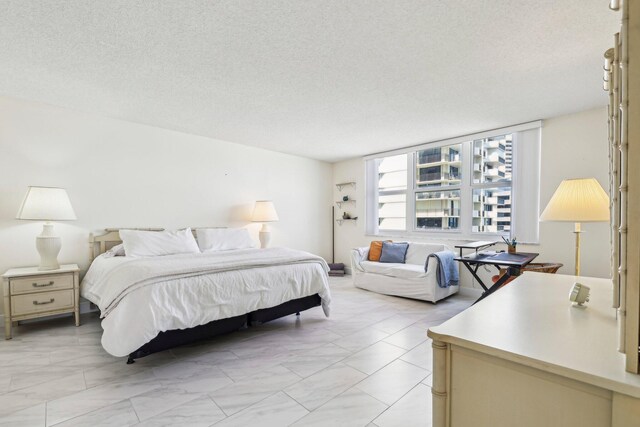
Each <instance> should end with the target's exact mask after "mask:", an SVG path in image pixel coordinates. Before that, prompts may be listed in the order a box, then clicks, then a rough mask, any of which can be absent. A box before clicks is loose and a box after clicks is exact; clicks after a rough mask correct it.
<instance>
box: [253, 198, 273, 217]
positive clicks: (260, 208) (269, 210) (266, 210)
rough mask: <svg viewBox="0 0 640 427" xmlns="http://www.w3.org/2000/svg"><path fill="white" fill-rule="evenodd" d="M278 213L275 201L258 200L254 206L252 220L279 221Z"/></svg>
mask: <svg viewBox="0 0 640 427" xmlns="http://www.w3.org/2000/svg"><path fill="white" fill-rule="evenodd" d="M278 219H279V218H278V213H277V212H276V208H275V206H273V202H272V201H270V200H258V201H257V202H256V205H255V207H254V208H253V215H252V216H251V221H253V222H273V221H278Z"/></svg>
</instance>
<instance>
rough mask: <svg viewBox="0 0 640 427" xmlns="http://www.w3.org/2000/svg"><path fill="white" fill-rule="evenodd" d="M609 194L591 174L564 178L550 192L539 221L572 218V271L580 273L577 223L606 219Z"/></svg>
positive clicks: (608, 212)
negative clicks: (588, 176) (574, 237)
mask: <svg viewBox="0 0 640 427" xmlns="http://www.w3.org/2000/svg"><path fill="white" fill-rule="evenodd" d="M609 214H610V211H609V196H607V193H605V191H604V189H603V188H602V186H601V185H600V183H599V182H598V181H597V180H596V179H595V178H579V179H565V180H564V181H562V182H561V183H560V185H559V186H558V188H557V189H556V192H555V193H553V196H552V197H551V200H549V203H548V204H547V207H546V208H545V209H544V211H543V212H542V215H540V221H566V222H573V223H575V225H574V231H573V232H574V233H575V235H576V271H575V273H576V274H575V275H576V276H579V275H580V233H581V232H582V230H581V228H580V223H582V222H605V221H609Z"/></svg>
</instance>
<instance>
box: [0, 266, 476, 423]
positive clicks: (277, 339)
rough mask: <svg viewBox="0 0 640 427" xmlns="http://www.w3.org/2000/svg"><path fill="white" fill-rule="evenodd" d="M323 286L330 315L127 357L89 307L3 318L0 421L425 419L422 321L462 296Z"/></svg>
mask: <svg viewBox="0 0 640 427" xmlns="http://www.w3.org/2000/svg"><path fill="white" fill-rule="evenodd" d="M330 284H331V292H332V298H333V302H332V305H331V317H330V318H325V317H324V315H323V313H322V310H321V309H320V308H319V307H317V308H314V309H311V310H308V311H306V312H303V313H302V314H301V316H300V317H299V318H296V316H288V317H286V318H283V319H278V320H275V321H273V322H269V323H267V324H264V325H261V326H257V327H253V328H248V329H243V330H241V331H238V332H236V333H233V334H229V335H226V336H223V337H218V338H215V339H212V340H209V341H206V342H203V343H199V344H196V345H191V346H185V347H180V348H176V349H173V350H169V351H165V352H161V353H156V354H154V355H151V356H148V357H146V358H143V359H139V360H138V361H137V362H136V363H135V364H133V365H127V364H126V363H125V358H116V357H112V356H110V355H109V354H107V353H106V352H105V351H104V350H103V349H102V347H101V345H100V336H101V327H100V321H99V318H98V316H97V314H95V313H91V314H87V315H83V316H82V325H81V326H80V327H78V328H76V327H75V326H73V322H72V320H71V318H59V319H54V320H49V321H46V322H37V323H30V324H24V325H20V326H18V327H15V328H14V338H13V339H12V340H10V341H5V340H3V339H2V340H1V341H0V426H11V427H19V426H38V427H45V426H58V427H67V426H118V427H120V426H130V425H136V426H211V425H215V426H251V425H258V424H259V425H260V426H261V427H269V426H275V427H279V426H289V425H295V426H331V427H337V426H371V427H387V426H416V427H419V426H429V425H431V389H430V386H431V343H430V340H429V339H428V338H427V335H426V330H427V328H428V327H429V326H432V325H438V324H440V323H442V322H443V321H445V320H447V319H449V318H450V317H452V316H454V315H455V314H457V313H459V312H460V311H462V310H464V309H465V308H467V307H468V306H470V305H471V303H472V302H473V300H472V299H470V298H466V297H464V296H461V295H455V296H453V297H451V298H448V299H446V300H444V301H441V302H439V303H438V304H436V305H434V304H431V303H427V302H421V301H414V300H409V299H404V298H397V297H390V296H385V295H378V294H375V293H372V292H367V291H364V290H360V289H357V288H354V287H353V286H352V284H351V279H350V277H348V276H347V277H344V278H331V279H330ZM0 338H3V337H2V336H0Z"/></svg>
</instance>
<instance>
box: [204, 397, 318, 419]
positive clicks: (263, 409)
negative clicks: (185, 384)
mask: <svg viewBox="0 0 640 427" xmlns="http://www.w3.org/2000/svg"><path fill="white" fill-rule="evenodd" d="M308 413H309V412H308V411H307V410H306V409H304V408H303V407H302V406H300V404H298V403H297V402H296V401H295V400H293V399H291V398H290V397H289V396H287V395H286V394H285V393H282V392H278V393H276V394H274V395H273V396H270V397H267V398H266V399H264V400H262V401H260V402H258V403H256V404H255V405H252V406H250V407H249V408H247V409H245V410H243V411H241V412H238V413H237V414H235V415H233V416H231V417H229V418H226V419H224V420H222V421H221V422H219V423H217V424H216V427H234V426H237V427H246V426H253V425H259V426H260V427H282V426H287V425H290V424H292V423H294V422H296V421H297V420H299V419H300V418H302V417H304V416H305V415H307V414H308Z"/></svg>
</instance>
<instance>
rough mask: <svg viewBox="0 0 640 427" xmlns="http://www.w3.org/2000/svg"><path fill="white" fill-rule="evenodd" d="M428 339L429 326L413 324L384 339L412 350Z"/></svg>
mask: <svg viewBox="0 0 640 427" xmlns="http://www.w3.org/2000/svg"><path fill="white" fill-rule="evenodd" d="M427 339H428V337H427V328H423V327H420V326H415V325H412V326H408V327H406V328H404V329H402V330H401V331H398V332H396V333H395V334H393V335H391V336H389V337H387V338H385V339H384V340H383V341H384V342H386V343H389V344H393V345H395V346H396V347H400V348H404V349H405V350H411V349H412V348H414V347H415V346H417V345H419V344H422V343H423V342H425V341H426V340H427Z"/></svg>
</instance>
